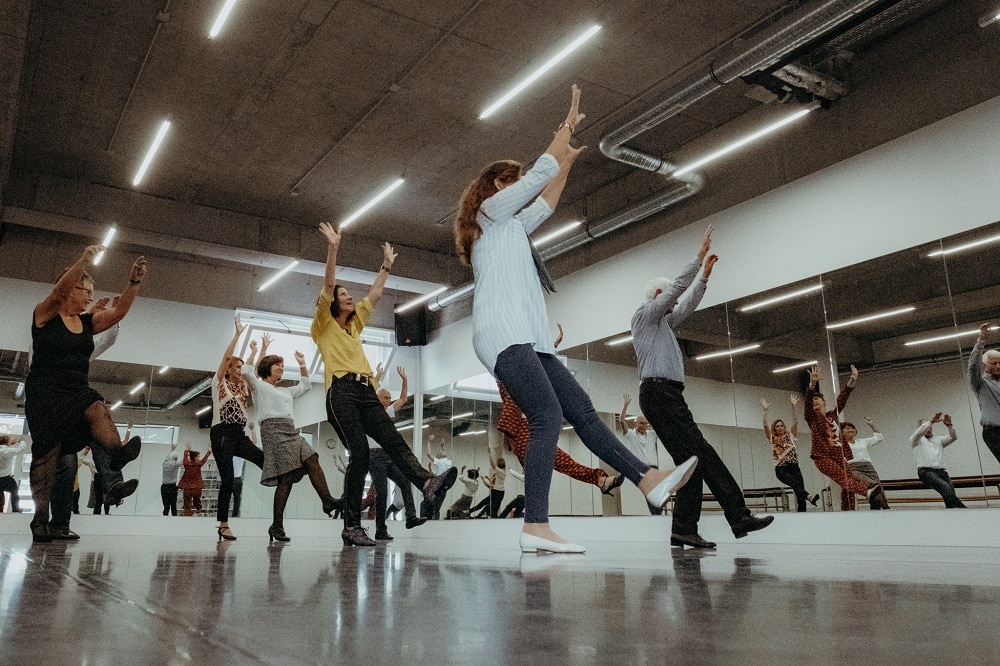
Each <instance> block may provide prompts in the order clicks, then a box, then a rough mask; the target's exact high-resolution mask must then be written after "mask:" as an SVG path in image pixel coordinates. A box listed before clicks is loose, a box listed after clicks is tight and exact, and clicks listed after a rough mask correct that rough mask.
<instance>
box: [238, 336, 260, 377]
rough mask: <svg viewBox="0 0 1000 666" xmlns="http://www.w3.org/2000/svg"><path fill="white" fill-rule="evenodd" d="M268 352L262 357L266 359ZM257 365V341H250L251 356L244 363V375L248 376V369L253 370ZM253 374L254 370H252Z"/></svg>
mask: <svg viewBox="0 0 1000 666" xmlns="http://www.w3.org/2000/svg"><path fill="white" fill-rule="evenodd" d="M265 354H266V352H262V353H261V355H260V357H261V358H264V355H265ZM255 365H257V341H256V340H251V341H250V355H249V356H247V360H246V361H245V362H244V363H243V373H244V374H246V372H247V368H253V367H254V366H255ZM251 372H252V370H251Z"/></svg>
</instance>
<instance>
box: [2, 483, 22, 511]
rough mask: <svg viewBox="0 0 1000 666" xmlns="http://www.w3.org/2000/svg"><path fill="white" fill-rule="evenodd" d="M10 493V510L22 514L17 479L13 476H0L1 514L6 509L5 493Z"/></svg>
mask: <svg viewBox="0 0 1000 666" xmlns="http://www.w3.org/2000/svg"><path fill="white" fill-rule="evenodd" d="M5 492H6V493H10V509H11V511H13V512H14V513H20V512H21V500H20V496H19V495H18V489H17V479H15V478H14V477H13V476H0V513H3V508H4V498H3V494H4V493H5Z"/></svg>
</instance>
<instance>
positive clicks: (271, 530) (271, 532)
mask: <svg viewBox="0 0 1000 666" xmlns="http://www.w3.org/2000/svg"><path fill="white" fill-rule="evenodd" d="M233 538H234V539H235V538H236V537H233ZM272 541H281V542H282V543H287V542H289V541H291V539H290V538H289V537H288V536H287V535H286V534H285V530H283V529H282V528H280V527H275V526H274V525H271V526H270V527H268V528H267V542H268V543H271V542H272Z"/></svg>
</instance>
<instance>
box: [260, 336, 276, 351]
mask: <svg viewBox="0 0 1000 666" xmlns="http://www.w3.org/2000/svg"><path fill="white" fill-rule="evenodd" d="M260 342H261V345H262V348H263V349H267V348H268V347H270V346H271V343H272V342H274V339H273V338H272V337H271V336H270V335H268V334H267V333H265V334H263V335H262V336H260Z"/></svg>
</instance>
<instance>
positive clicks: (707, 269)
mask: <svg viewBox="0 0 1000 666" xmlns="http://www.w3.org/2000/svg"><path fill="white" fill-rule="evenodd" d="M718 260H719V255H717V254H710V255H708V257H707V258H706V259H705V261H704V271H703V272H702V275H701V279H700V280H698V281H697V282H695V284H694V289H692V290H691V291H689V292H688V293H687V295H686V296H685V297H684V298H683V299H682V300H680V301H678V303H677V306H676V307H674V310H673V312H671V313H669V314H668V315H667V320H668V322H669V323H670V326H677V325H678V324H680V323H681V322H683V321H684V320H685V319H687V318H688V317H690V316H691V314H692V313H693V312H694V311H695V310H697V309H698V306H699V305H701V299H703V298H704V297H705V290H707V289H708V278H710V277H711V276H712V269H713V268H714V267H715V262H717V261H718Z"/></svg>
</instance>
